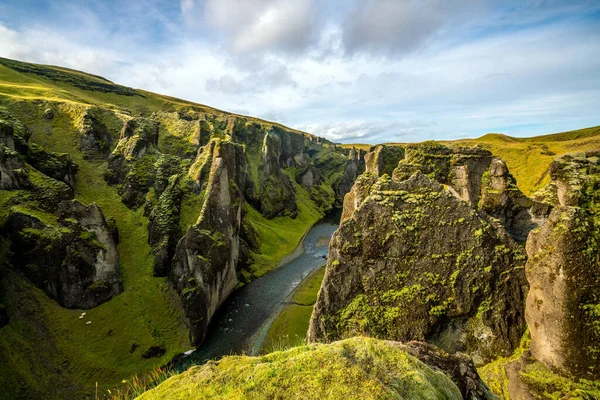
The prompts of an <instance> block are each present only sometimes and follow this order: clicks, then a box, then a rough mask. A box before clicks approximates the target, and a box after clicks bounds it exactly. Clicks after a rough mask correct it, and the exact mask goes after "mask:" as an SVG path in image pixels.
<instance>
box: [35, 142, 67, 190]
mask: <svg viewBox="0 0 600 400" xmlns="http://www.w3.org/2000/svg"><path fill="white" fill-rule="evenodd" d="M25 159H26V161H27V162H28V163H29V164H30V165H31V166H32V167H34V168H35V169H37V170H38V171H41V172H43V173H44V174H46V175H47V176H49V177H51V178H53V179H56V180H57V181H62V182H64V183H66V184H67V185H69V187H70V188H71V189H73V188H74V187H75V174H76V173H77V170H78V169H79V167H78V166H77V164H75V163H74V162H73V160H71V156H69V155H68V154H58V153H52V152H48V151H46V150H44V149H43V148H42V147H41V146H38V145H37V144H35V143H32V144H30V145H29V149H28V151H27V155H26V157H25Z"/></svg>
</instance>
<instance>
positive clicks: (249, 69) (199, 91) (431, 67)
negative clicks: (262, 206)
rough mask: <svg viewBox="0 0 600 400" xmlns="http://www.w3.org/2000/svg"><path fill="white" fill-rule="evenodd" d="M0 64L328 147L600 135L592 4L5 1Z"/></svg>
mask: <svg viewBox="0 0 600 400" xmlns="http://www.w3.org/2000/svg"><path fill="white" fill-rule="evenodd" d="M0 56H2V57H8V58H13V59H18V60H22V61H29V62H36V63H43V64H54V65H61V66H66V67H70V68H74V69H79V70H83V71H86V72H90V73H93V74H97V75H101V76H104V77H105V78H107V79H109V80H111V81H113V82H116V83H119V84H122V85H126V86H131V87H135V88H141V89H145V90H149V91H153V92H158V93H162V94H167V95H170V96H175V97H180V98H183V99H186V100H191V101H195V102H198V103H202V104H207V105H210V106H212V107H216V108H219V109H223V110H227V111H231V112H235V113H240V114H245V115H252V116H256V117H260V118H263V119H266V120H271V121H277V122H280V123H283V124H285V125H287V126H290V127H293V128H296V129H301V130H304V131H307V132H310V133H314V134H316V135H319V136H323V137H326V138H328V139H330V140H333V141H336V142H345V143H358V142H360V143H381V142H392V141H395V142H412V141H422V140H428V139H457V138H464V137H478V136H481V135H484V134H485V133H488V132H500V133H505V134H508V135H512V136H533V135H538V134H544V133H553V132H560V131H565V130H571V129H578V128H583V127H588V126H595V125H600V0H589V1H586V0H582V1H575V0H572V1H558V0H504V1H492V0H362V1H358V0H180V1H177V0H171V1H169V0H136V1H126V0H123V1H118V0H103V1H89V0H77V1H75V0H72V1H70V0H37V1H33V0H0Z"/></svg>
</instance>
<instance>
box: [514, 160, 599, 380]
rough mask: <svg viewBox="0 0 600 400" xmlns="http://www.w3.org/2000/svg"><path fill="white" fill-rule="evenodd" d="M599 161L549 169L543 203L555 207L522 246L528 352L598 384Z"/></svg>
mask: <svg viewBox="0 0 600 400" xmlns="http://www.w3.org/2000/svg"><path fill="white" fill-rule="evenodd" d="M599 157H600V153H598V152H595V153H587V154H578V155H574V156H564V157H562V158H560V159H559V160H557V161H555V162H553V163H552V165H551V167H550V174H551V180H552V181H551V183H550V184H549V187H548V188H547V189H546V196H544V197H545V198H546V199H547V200H548V201H549V202H551V203H553V202H554V201H556V203H554V204H553V206H554V209H553V210H552V213H551V214H550V217H549V218H548V221H547V223H546V224H545V225H543V226H542V227H541V228H539V229H536V230H535V231H532V232H531V233H530V235H529V239H528V240H527V253H528V255H529V260H528V262H527V267H526V272H527V279H528V280H529V283H530V285H531V289H530V291H529V295H528V296H527V313H526V317H527V323H528V325H529V329H530V332H531V353H532V354H533V356H534V357H535V358H536V359H537V360H539V361H541V362H543V363H544V364H546V365H547V366H549V367H550V368H552V369H555V370H557V371H560V372H561V373H564V374H568V375H574V376H577V377H581V378H586V379H599V378H600V327H599V321H600V258H599V257H600V252H599V251H598V249H599V246H600V233H599V232H600V231H599V227H600V214H599V212H600V208H599V207H598V204H600V161H599ZM552 192H554V193H553V194H551V195H548V194H549V193H552ZM540 197H541V196H540Z"/></svg>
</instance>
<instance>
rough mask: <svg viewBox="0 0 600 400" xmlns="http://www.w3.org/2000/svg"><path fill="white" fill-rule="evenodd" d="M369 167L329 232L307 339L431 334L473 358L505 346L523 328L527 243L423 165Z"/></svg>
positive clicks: (510, 346) (514, 342)
mask: <svg viewBox="0 0 600 400" xmlns="http://www.w3.org/2000/svg"><path fill="white" fill-rule="evenodd" d="M430 174H432V176H437V175H436V173H435V171H434V170H431V171H430ZM394 175H395V176H396V175H397V174H394ZM373 177H374V175H372V174H365V175H363V177H361V178H360V179H359V180H358V181H357V183H356V184H355V186H359V187H358V188H356V189H353V191H355V193H357V195H356V197H357V198H358V197H360V198H364V200H363V201H362V202H361V203H360V207H359V208H357V209H356V210H354V212H353V213H344V215H345V217H346V219H345V220H344V221H343V222H342V224H341V226H340V228H339V229H338V231H337V232H336V233H335V234H334V236H333V238H332V241H331V244H330V247H329V260H328V263H327V270H326V273H325V278H324V281H323V284H322V287H321V290H320V292H319V298H318V300H317V303H316V305H315V308H314V311H313V315H312V317H311V322H310V328H309V332H308V339H309V340H310V341H316V340H325V341H332V340H336V339H338V338H342V337H347V336H351V335H356V334H366V335H370V336H375V337H378V338H386V339H393V340H399V341H406V340H428V341H431V342H433V343H436V344H439V345H440V346H441V347H442V348H444V349H446V350H448V351H466V352H467V353H468V354H470V355H471V356H473V357H474V359H475V361H476V362H477V363H478V364H481V363H484V362H487V361H489V360H491V359H493V358H495V357H498V356H499V355H510V354H511V353H512V351H513V350H514V348H516V347H517V346H518V344H519V341H520V338H521V336H522V334H523V332H524V330H525V319H524V298H525V293H526V291H527V284H526V280H525V276H524V270H523V266H524V264H525V260H526V257H525V254H524V252H523V250H522V249H521V248H520V247H519V246H517V245H516V243H515V242H514V241H513V240H512V239H511V238H510V236H509V235H508V234H507V233H506V232H505V231H504V229H503V228H502V226H500V225H498V224H496V223H495V222H494V221H493V220H492V219H490V218H489V217H488V216H487V215H485V214H483V213H478V212H476V211H475V210H474V209H473V208H472V207H471V205H470V204H469V203H467V202H464V201H462V200H460V199H459V198H458V197H457V196H456V195H455V194H454V193H451V192H450V191H448V190H445V189H444V187H443V186H442V185H441V184H439V183H438V182H436V181H433V180H431V179H430V178H428V177H427V176H425V175H424V174H422V173H421V172H416V173H415V174H413V175H412V176H411V177H410V178H409V179H408V180H403V181H401V180H398V179H390V178H389V177H388V176H386V175H384V176H382V177H381V178H379V179H377V178H375V179H376V181H374V180H373V179H374V178H373ZM363 183H364V184H365V188H360V186H361V185H363ZM347 197H348V196H347ZM348 215H350V217H348Z"/></svg>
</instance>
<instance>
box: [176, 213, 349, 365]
mask: <svg viewBox="0 0 600 400" xmlns="http://www.w3.org/2000/svg"><path fill="white" fill-rule="evenodd" d="M340 217H341V210H335V211H334V212H332V213H331V214H329V215H327V216H326V217H324V218H323V219H322V220H320V221H319V222H317V223H316V224H315V225H313V226H312V227H311V228H310V229H309V231H308V232H307V233H306V236H305V237H304V240H303V241H302V242H301V243H300V244H299V245H298V248H297V249H296V251H295V252H294V253H293V254H292V255H291V256H289V257H287V259H286V260H284V261H283V262H282V263H281V264H280V265H279V266H278V267H277V268H276V269H275V270H273V271H271V272H269V273H268V274H265V275H263V276H261V277H260V278H258V279H256V280H254V281H252V282H250V283H248V284H246V285H245V286H243V287H242V288H240V289H238V290H236V291H235V292H233V293H232V294H231V295H230V296H229V298H228V299H227V300H225V302H224V303H223V305H222V306H221V307H220V309H219V310H218V311H217V313H216V314H215V315H214V317H213V319H212V321H211V324H210V326H209V329H208V332H207V335H206V339H205V340H204V343H203V344H202V345H201V346H200V347H199V348H198V349H196V350H195V351H193V352H191V354H187V355H183V356H180V357H177V359H176V360H174V361H173V364H174V366H175V368H176V369H178V370H183V369H185V368H187V367H189V366H190V365H191V364H202V363H204V362H206V361H208V360H212V359H217V358H220V357H222V356H226V355H232V354H256V353H257V352H258V350H259V349H260V347H261V345H262V341H263V340H264V337H265V335H266V333H267V331H268V328H269V326H270V324H271V323H272V321H273V319H274V318H275V317H276V316H277V315H278V314H279V312H280V311H281V310H282V308H283V304H284V301H285V300H286V298H287V297H288V296H289V295H290V293H291V292H292V291H293V290H294V289H295V288H296V287H297V286H298V285H299V284H300V283H301V282H302V281H303V280H304V279H305V278H306V277H307V276H308V275H310V273H311V272H313V271H314V270H316V269H317V268H319V267H321V266H322V265H324V264H325V262H326V260H325V257H326V256H327V248H328V245H329V240H330V239H331V236H332V235H333V233H334V232H335V230H336V229H337V228H338V224H339V220H340Z"/></svg>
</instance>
